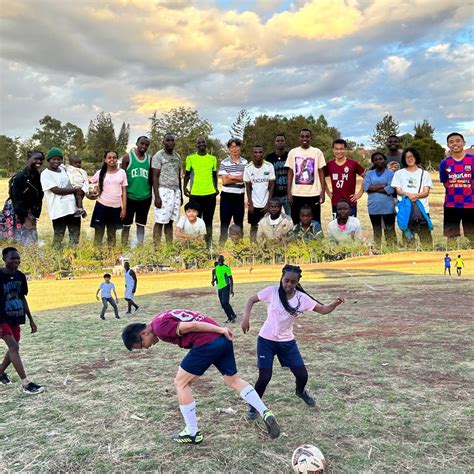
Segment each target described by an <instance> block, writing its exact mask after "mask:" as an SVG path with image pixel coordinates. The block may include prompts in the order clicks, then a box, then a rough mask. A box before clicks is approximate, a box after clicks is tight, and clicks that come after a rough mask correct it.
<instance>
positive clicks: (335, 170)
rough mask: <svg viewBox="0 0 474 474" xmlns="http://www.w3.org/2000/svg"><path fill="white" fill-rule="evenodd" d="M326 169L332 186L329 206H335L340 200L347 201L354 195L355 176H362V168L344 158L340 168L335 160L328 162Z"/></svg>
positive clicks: (355, 162) (353, 161)
mask: <svg viewBox="0 0 474 474" xmlns="http://www.w3.org/2000/svg"><path fill="white" fill-rule="evenodd" d="M326 167H327V168H326V173H327V176H329V177H330V178H331V184H332V199H331V204H332V205H333V206H335V205H336V204H337V203H338V202H339V201H340V200H341V199H347V200H349V197H350V195H351V194H354V193H355V188H356V180H357V175H359V176H361V175H363V174H364V171H365V170H364V168H363V167H362V166H361V165H360V164H359V163H358V162H357V161H355V160H351V159H350V158H346V162H345V163H344V164H343V165H342V166H340V165H338V164H337V163H336V160H330V161H328V162H327V165H326Z"/></svg>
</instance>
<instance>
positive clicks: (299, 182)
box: [285, 146, 326, 197]
mask: <svg viewBox="0 0 474 474" xmlns="http://www.w3.org/2000/svg"><path fill="white" fill-rule="evenodd" d="M325 166H326V160H325V159H324V155H323V152H322V151H321V150H320V149H319V148H314V147H312V146H310V147H309V148H301V147H298V148H293V149H292V150H290V152H289V153H288V159H287V160H286V163H285V167H286V168H291V169H292V170H293V183H292V186H291V194H292V195H293V196H302V197H306V196H319V195H320V194H321V183H320V180H319V174H318V170H319V169H321V168H324V167H325Z"/></svg>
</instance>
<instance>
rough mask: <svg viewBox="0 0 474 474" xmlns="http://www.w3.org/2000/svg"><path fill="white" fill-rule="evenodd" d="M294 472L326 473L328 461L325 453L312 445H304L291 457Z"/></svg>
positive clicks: (304, 473) (302, 473)
mask: <svg viewBox="0 0 474 474" xmlns="http://www.w3.org/2000/svg"><path fill="white" fill-rule="evenodd" d="M291 465H292V466H293V471H295V472H297V473H299V474H309V473H317V472H324V469H325V468H326V461H325V459H324V455H323V453H322V452H321V451H320V450H319V448H317V447H316V446H313V445H312V444H303V446H299V447H298V448H296V449H295V451H294V452H293V455H292V456H291Z"/></svg>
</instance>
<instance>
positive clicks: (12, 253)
mask: <svg viewBox="0 0 474 474" xmlns="http://www.w3.org/2000/svg"><path fill="white" fill-rule="evenodd" d="M2 258H3V261H4V262H5V267H4V268H0V338H1V339H3V340H4V341H5V344H6V345H7V347H8V350H7V352H6V354H5V357H4V358H3V361H2V363H1V364H0V383H2V384H3V385H9V384H10V383H11V382H10V379H9V378H8V375H7V374H6V373H5V370H6V369H7V367H8V366H9V365H10V363H11V364H13V367H15V370H16V371H17V373H18V376H19V377H20V379H21V383H22V385H23V392H24V393H27V394H29V395H36V394H38V393H41V392H43V391H44V388H43V387H41V386H40V385H37V384H35V383H33V382H30V381H29V380H28V378H27V377H26V373H25V369H24V368H23V362H22V361H21V357H20V347H19V342H20V334H21V331H20V324H25V320H26V318H25V315H26V316H28V319H29V321H30V327H31V332H32V333H35V332H36V331H37V330H38V328H37V327H36V324H35V322H34V321H33V317H32V316H31V313H30V308H29V307H28V302H27V301H26V295H27V294H28V284H27V282H26V277H25V275H24V274H23V273H22V272H20V271H19V270H18V267H19V265H20V254H19V253H18V251H17V250H16V249H15V248H13V247H6V248H4V249H3V250H2Z"/></svg>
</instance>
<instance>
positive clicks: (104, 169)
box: [99, 150, 118, 195]
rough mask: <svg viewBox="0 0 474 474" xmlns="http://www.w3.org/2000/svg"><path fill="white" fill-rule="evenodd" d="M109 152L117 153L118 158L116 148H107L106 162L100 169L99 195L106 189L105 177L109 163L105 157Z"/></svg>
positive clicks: (105, 154)
mask: <svg viewBox="0 0 474 474" xmlns="http://www.w3.org/2000/svg"><path fill="white" fill-rule="evenodd" d="M109 153H115V155H116V156H117V158H118V154H117V152H116V151H114V150H107V151H106V152H105V153H104V163H103V164H102V167H101V168H100V171H99V195H100V194H102V191H103V190H104V179H105V175H106V174H107V163H106V162H105V159H106V158H107V155H108V154H109Z"/></svg>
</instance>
